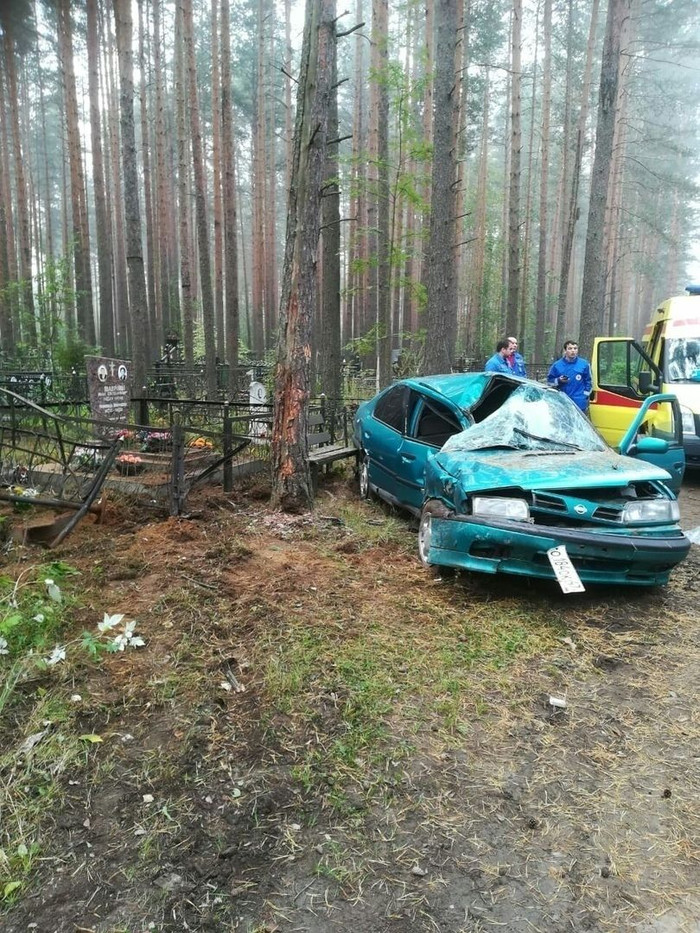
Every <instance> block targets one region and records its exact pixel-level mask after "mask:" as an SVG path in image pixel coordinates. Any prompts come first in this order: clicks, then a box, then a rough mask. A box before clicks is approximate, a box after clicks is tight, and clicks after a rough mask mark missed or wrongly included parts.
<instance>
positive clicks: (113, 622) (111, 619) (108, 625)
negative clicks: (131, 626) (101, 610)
mask: <svg viewBox="0 0 700 933" xmlns="http://www.w3.org/2000/svg"><path fill="white" fill-rule="evenodd" d="M123 618H124V613H123V612H117V613H116V614H115V615H113V616H111V615H110V614H109V613H108V612H105V614H104V618H103V619H102V621H101V622H98V623H97V628H98V629H99V631H100V632H108V631H109V630H110V629H112V628H115V627H116V626H117V625H119V623H120V622H121V620H122V619H123Z"/></svg>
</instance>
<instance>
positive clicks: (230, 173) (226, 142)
mask: <svg viewBox="0 0 700 933" xmlns="http://www.w3.org/2000/svg"><path fill="white" fill-rule="evenodd" d="M229 23H230V13H229V0H221V147H222V157H223V184H224V248H225V254H224V263H225V286H226V359H227V360H228V394H229V398H230V399H232V400H233V399H235V398H236V388H237V386H236V371H237V368H238V329H239V308H238V231H237V229H236V173H235V158H234V142H233V104H232V101H231V39H230V25H229Z"/></svg>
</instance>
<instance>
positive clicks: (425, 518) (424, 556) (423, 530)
mask: <svg viewBox="0 0 700 933" xmlns="http://www.w3.org/2000/svg"><path fill="white" fill-rule="evenodd" d="M432 525H433V516H432V514H431V513H430V512H429V511H428V510H427V509H425V508H424V509H423V511H422V512H421V516H420V525H419V526H418V556H419V557H420V559H421V562H422V563H423V564H424V565H425V566H426V567H432V566H433V564H432V561H431V560H430V559H429V557H428V554H429V553H430V538H431V534H432Z"/></svg>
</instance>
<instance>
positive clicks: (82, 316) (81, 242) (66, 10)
mask: <svg viewBox="0 0 700 933" xmlns="http://www.w3.org/2000/svg"><path fill="white" fill-rule="evenodd" d="M58 22H59V38H60V41H61V44H62V53H61V64H62V67H63V88H64V94H65V101H66V132H67V136H68V158H69V163H70V188H71V206H72V221H73V229H72V236H73V261H74V268H75V293H76V307H77V311H78V335H79V336H80V338H81V339H82V340H84V341H86V342H87V343H88V344H90V345H92V344H94V343H95V319H94V312H93V302H92V276H91V270H90V242H89V236H88V219H87V200H86V191H85V177H84V173H83V157H82V146H81V142H80V130H79V122H78V121H79V117H78V98H77V93H76V87H75V72H74V68H73V35H72V24H71V13H70V3H69V0H60V3H59V17H58Z"/></svg>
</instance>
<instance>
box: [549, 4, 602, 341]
mask: <svg viewBox="0 0 700 933" xmlns="http://www.w3.org/2000/svg"><path fill="white" fill-rule="evenodd" d="M598 7H599V0H593V7H592V9H591V22H590V27H589V30H588V45H587V47H586V65H585V69H584V75H583V84H582V87H581V107H580V109H579V115H578V122H577V125H576V141H575V147H574V161H573V166H572V168H571V192H570V194H569V198H568V213H567V216H566V224H565V227H564V236H563V240H562V248H561V270H560V273H559V298H558V301H557V316H556V321H557V328H556V333H555V344H554V347H555V351H558V350H559V348H560V347H561V346H562V344H563V342H564V340H566V339H568V338H567V337H566V334H565V328H566V321H567V309H568V294H569V273H570V267H571V260H572V254H573V248H574V233H575V231H576V222H577V220H578V215H579V204H578V194H579V185H580V183H581V165H582V163H583V152H584V148H585V142H586V125H587V123H588V110H589V100H590V89H591V74H592V71H593V52H594V45H595V35H596V30H597V27H598ZM562 200H563V201H566V198H563V199H562ZM538 346H539V344H538Z"/></svg>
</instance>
